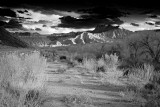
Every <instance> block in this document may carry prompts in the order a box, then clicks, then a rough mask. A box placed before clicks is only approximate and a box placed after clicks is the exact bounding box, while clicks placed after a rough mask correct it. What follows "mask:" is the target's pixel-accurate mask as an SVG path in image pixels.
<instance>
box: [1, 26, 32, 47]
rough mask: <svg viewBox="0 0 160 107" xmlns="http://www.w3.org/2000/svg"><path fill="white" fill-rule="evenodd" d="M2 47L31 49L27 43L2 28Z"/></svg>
mask: <svg viewBox="0 0 160 107" xmlns="http://www.w3.org/2000/svg"><path fill="white" fill-rule="evenodd" d="M0 45H1V46H11V47H16V48H28V47H30V46H29V45H28V44H27V43H25V42H24V41H22V40H21V39H20V38H18V37H16V36H14V35H12V34H11V33H10V32H8V31H7V30H6V29H5V28H3V27H0Z"/></svg>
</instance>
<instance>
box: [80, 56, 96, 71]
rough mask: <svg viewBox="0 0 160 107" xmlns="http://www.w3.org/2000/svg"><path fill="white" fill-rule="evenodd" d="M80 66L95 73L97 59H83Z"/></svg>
mask: <svg viewBox="0 0 160 107" xmlns="http://www.w3.org/2000/svg"><path fill="white" fill-rule="evenodd" d="M82 66H83V67H84V68H86V69H87V71H89V72H90V73H96V69H97V61H96V60H95V59H88V58H85V59H83V64H82Z"/></svg>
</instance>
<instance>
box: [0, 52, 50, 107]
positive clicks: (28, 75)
mask: <svg viewBox="0 0 160 107" xmlns="http://www.w3.org/2000/svg"><path fill="white" fill-rule="evenodd" d="M46 67H47V63H46V59H45V58H44V57H42V56H41V55H40V52H39V51H31V52H27V53H21V52H10V53H8V52H6V53H5V52H3V53H0V74H1V75H0V106H1V107H26V106H25V105H24V104H23V102H24V101H25V100H26V99H25V95H26V94H27V93H28V92H30V90H37V91H36V92H39V91H42V90H43V89H44V83H45V80H46V77H45V69H46ZM43 91H44V90H43ZM37 95H38V94H37ZM37 97H38V98H40V96H39V95H38V96H37ZM36 101H37V100H36ZM32 102H33V101H32ZM34 104H35V103H34ZM30 107H31V106H30ZM34 107H38V106H34Z"/></svg>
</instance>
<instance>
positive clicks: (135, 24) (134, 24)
mask: <svg viewBox="0 0 160 107" xmlns="http://www.w3.org/2000/svg"><path fill="white" fill-rule="evenodd" d="M131 25H132V26H139V24H137V23H131Z"/></svg>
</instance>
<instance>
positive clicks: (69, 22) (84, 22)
mask: <svg viewBox="0 0 160 107" xmlns="http://www.w3.org/2000/svg"><path fill="white" fill-rule="evenodd" d="M60 20H61V24H59V25H58V27H66V28H67V27H68V28H92V27H95V26H96V25H99V24H107V25H108V24H122V23H123V21H121V20H120V19H119V18H114V19H112V20H109V19H106V18H102V19H100V18H94V17H93V18H91V17H86V18H83V19H76V18H73V17H71V16H65V17H62V18H60Z"/></svg>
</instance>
